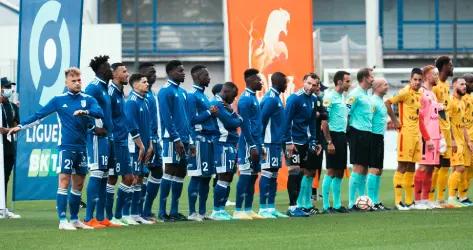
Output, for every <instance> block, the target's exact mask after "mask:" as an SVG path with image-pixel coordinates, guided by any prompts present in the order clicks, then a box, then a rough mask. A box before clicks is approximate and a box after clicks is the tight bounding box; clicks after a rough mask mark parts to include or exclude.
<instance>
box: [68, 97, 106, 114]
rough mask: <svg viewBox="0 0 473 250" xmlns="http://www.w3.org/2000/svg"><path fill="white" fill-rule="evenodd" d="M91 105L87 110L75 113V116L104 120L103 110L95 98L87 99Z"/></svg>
mask: <svg viewBox="0 0 473 250" xmlns="http://www.w3.org/2000/svg"><path fill="white" fill-rule="evenodd" d="M86 100H87V101H88V103H89V105H88V107H87V108H86V109H79V110H76V111H75V112H74V115H75V116H88V117H90V118H93V119H102V118H103V110H102V108H101V107H100V106H99V104H98V103H97V100H95V98H87V99H86Z"/></svg>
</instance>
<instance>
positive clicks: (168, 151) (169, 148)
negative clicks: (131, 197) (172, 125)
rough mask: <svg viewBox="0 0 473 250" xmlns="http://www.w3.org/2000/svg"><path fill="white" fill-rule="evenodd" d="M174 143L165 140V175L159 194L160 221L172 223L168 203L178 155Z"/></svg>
mask: <svg viewBox="0 0 473 250" xmlns="http://www.w3.org/2000/svg"><path fill="white" fill-rule="evenodd" d="M174 151H175V150H174V143H173V142H172V141H169V139H163V163H164V173H163V177H162V179H161V187H160V189H161V192H160V193H159V213H158V219H159V220H161V221H170V218H169V215H168V214H167V212H166V203H167V198H168V196H169V193H170V191H171V185H172V180H173V178H174V177H173V176H174V175H175V167H174V163H173V161H174V158H175V155H176V153H175V152H174Z"/></svg>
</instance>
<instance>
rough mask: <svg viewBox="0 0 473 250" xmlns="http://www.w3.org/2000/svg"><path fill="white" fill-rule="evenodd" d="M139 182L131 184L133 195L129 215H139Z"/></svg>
mask: <svg viewBox="0 0 473 250" xmlns="http://www.w3.org/2000/svg"><path fill="white" fill-rule="evenodd" d="M140 199H141V184H136V185H134V186H133V197H132V199H131V215H140V214H141V213H140Z"/></svg>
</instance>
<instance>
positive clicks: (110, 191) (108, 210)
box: [105, 183, 115, 220]
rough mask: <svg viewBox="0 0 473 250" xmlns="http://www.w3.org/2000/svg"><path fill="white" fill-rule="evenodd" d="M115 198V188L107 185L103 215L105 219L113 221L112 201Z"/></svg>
mask: <svg viewBox="0 0 473 250" xmlns="http://www.w3.org/2000/svg"><path fill="white" fill-rule="evenodd" d="M114 196H115V186H114V185H110V184H108V183H107V195H106V198H105V214H106V215H107V219H109V220H111V219H113V200H114Z"/></svg>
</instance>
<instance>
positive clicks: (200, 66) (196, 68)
mask: <svg viewBox="0 0 473 250" xmlns="http://www.w3.org/2000/svg"><path fill="white" fill-rule="evenodd" d="M206 68H207V67H206V66H205V65H202V64H197V65H195V66H194V67H192V69H191V74H195V73H196V72H197V71H199V70H201V69H206Z"/></svg>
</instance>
